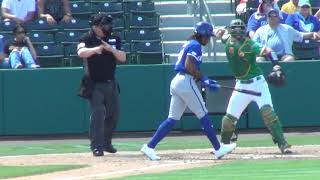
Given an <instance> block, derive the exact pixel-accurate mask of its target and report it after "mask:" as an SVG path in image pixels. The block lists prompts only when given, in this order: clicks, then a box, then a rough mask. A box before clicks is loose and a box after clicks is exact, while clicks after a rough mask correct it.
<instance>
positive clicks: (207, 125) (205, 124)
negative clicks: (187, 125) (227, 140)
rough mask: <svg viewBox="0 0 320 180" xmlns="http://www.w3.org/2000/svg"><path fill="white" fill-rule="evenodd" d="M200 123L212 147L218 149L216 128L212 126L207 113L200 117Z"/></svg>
mask: <svg viewBox="0 0 320 180" xmlns="http://www.w3.org/2000/svg"><path fill="white" fill-rule="evenodd" d="M200 123H201V126H202V130H203V132H204V134H205V135H207V137H208V139H209V140H210V142H211V144H212V146H213V148H214V149H215V150H219V149H220V142H219V140H218V138H217V133H216V130H215V129H214V128H213V124H212V122H211V121H210V120H209V116H208V114H206V115H205V116H204V117H203V118H201V119H200Z"/></svg>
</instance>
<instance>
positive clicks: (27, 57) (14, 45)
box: [4, 24, 39, 69]
mask: <svg viewBox="0 0 320 180" xmlns="http://www.w3.org/2000/svg"><path fill="white" fill-rule="evenodd" d="M26 33H27V30H26V28H25V27H24V26H23V25H21V24H18V25H17V26H16V27H15V28H14V29H13V35H14V40H13V41H12V42H9V43H6V45H5V47H4V54H5V55H6V56H7V57H9V63H10V66H11V68H12V69H20V68H24V67H26V68H37V67H39V65H37V64H36V63H35V60H36V59H37V54H36V51H35V49H34V47H33V45H32V43H31V41H30V38H29V37H28V36H26Z"/></svg>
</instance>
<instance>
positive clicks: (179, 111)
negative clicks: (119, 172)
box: [141, 22, 236, 160]
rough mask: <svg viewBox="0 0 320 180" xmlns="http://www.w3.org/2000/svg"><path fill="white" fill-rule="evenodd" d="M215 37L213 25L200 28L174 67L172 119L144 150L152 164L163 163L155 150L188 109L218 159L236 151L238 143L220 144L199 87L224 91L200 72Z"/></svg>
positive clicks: (199, 24) (162, 124) (166, 122)
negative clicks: (205, 48)
mask: <svg viewBox="0 0 320 180" xmlns="http://www.w3.org/2000/svg"><path fill="white" fill-rule="evenodd" d="M220 33H221V31H218V30H217V31H216V33H215V34H216V35H219V34H220ZM213 35H214V33H213V27H212V25H210V24H208V23H206V22H199V23H197V24H196V26H195V29H194V34H193V35H192V36H191V37H190V40H189V41H188V42H186V43H185V44H184V45H183V47H182V50H181V51H180V55H179V57H178V60H177V63H176V64H175V67H174V69H175V71H176V72H177V74H176V76H175V77H174V78H173V79H172V81H171V85H170V94H171V103H170V109H169V115H168V118H167V119H166V120H164V121H163V122H162V123H161V124H160V126H159V127H158V129H157V131H156V133H155V134H154V136H153V137H152V139H151V141H149V143H148V144H144V145H143V147H142V148H141V152H142V153H144V154H145V155H146V156H148V157H149V158H150V160H159V159H160V157H159V156H158V155H157V154H156V153H155V151H154V148H155V147H156V145H157V144H158V143H159V142H160V141H161V139H163V138H164V137H165V136H166V135H167V134H168V133H169V132H170V130H171V129H172V128H173V127H174V125H175V124H176V122H177V121H179V120H180V119H181V116H182V115H183V113H184V111H185V109H186V107H187V106H188V107H189V109H190V110H191V111H192V112H193V113H194V114H195V115H196V116H197V118H199V119H200V123H201V126H202V130H203V132H204V134H206V135H207V137H208V139H209V140H210V142H211V144H212V146H213V148H214V149H215V156H216V157H217V158H218V159H220V158H221V157H222V156H223V155H225V154H227V153H229V152H231V151H232V150H233V149H234V148H235V147H236V144H235V143H232V144H226V145H222V144H220V142H219V140H218V139H217V137H216V132H215V129H214V128H213V125H212V122H211V121H210V120H209V116H208V111H207V109H206V107H205V103H204V100H203V98H202V96H201V93H200V91H199V89H198V87H197V85H196V81H197V80H200V81H201V83H202V85H203V86H206V87H208V88H209V89H210V90H212V91H216V90H218V89H219V88H220V86H219V85H218V84H217V83H216V81H214V80H210V79H208V78H207V77H205V76H203V75H202V74H201V72H200V64H201V62H202V61H201V56H202V51H201V45H206V44H207V43H208V42H209V40H210V38H211V37H212V36H213ZM221 35H222V34H221Z"/></svg>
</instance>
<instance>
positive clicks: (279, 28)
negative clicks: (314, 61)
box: [253, 10, 320, 61]
mask: <svg viewBox="0 0 320 180" xmlns="http://www.w3.org/2000/svg"><path fill="white" fill-rule="evenodd" d="M279 16H280V15H279V11H278V10H271V11H269V13H268V24H267V25H264V26H262V27H260V28H259V29H258V30H257V32H256V33H255V35H254V37H253V40H254V41H256V42H258V43H260V44H261V45H262V46H265V47H269V48H271V49H272V50H274V51H275V52H276V54H277V55H278V57H279V60H282V61H293V60H294V59H295V58H294V55H293V52H292V44H293V42H302V41H303V40H306V39H313V40H319V39H320V34H319V33H317V32H299V31H297V30H295V29H293V28H292V27H291V26H288V25H287V24H281V23H280V17H279Z"/></svg>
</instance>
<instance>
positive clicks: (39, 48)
mask: <svg viewBox="0 0 320 180" xmlns="http://www.w3.org/2000/svg"><path fill="white" fill-rule="evenodd" d="M35 49H36V52H37V55H38V62H39V64H40V66H41V67H61V66H64V65H65V63H64V59H63V57H64V55H63V49H62V47H61V46H58V45H55V44H45V45H42V44H39V45H35Z"/></svg>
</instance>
